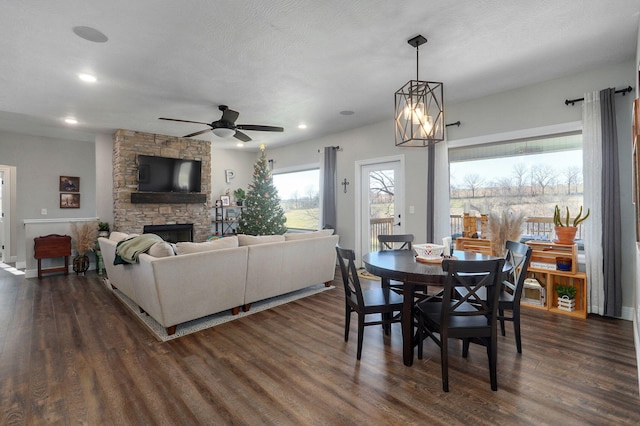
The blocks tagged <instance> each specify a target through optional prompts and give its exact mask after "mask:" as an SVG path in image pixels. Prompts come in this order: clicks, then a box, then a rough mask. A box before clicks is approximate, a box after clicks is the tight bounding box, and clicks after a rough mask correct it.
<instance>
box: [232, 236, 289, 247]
mask: <svg viewBox="0 0 640 426" xmlns="http://www.w3.org/2000/svg"><path fill="white" fill-rule="evenodd" d="M284 240H285V239H284V235H245V234H240V235H238V244H239V245H240V246H252V245H256V244H267V243H279V242H282V241H284Z"/></svg>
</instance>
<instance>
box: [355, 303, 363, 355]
mask: <svg viewBox="0 0 640 426" xmlns="http://www.w3.org/2000/svg"><path fill="white" fill-rule="evenodd" d="M363 339H364V314H358V355H357V357H356V358H357V359H358V360H359V359H360V357H361V356H362V340H363Z"/></svg>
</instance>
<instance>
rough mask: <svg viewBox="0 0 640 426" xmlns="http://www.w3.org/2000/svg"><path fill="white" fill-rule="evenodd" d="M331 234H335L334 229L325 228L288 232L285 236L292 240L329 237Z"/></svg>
mask: <svg viewBox="0 0 640 426" xmlns="http://www.w3.org/2000/svg"><path fill="white" fill-rule="evenodd" d="M329 235H333V229H323V230H322V231H314V232H295V233H286V234H284V237H285V239H286V240H287V241H292V240H306V239H309V238H320V237H328V236H329Z"/></svg>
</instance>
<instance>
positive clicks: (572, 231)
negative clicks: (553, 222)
mask: <svg viewBox="0 0 640 426" xmlns="http://www.w3.org/2000/svg"><path fill="white" fill-rule="evenodd" d="M555 230H556V242H557V243H558V244H573V242H574V241H575V239H576V233H577V232H578V227H576V226H556V228H555Z"/></svg>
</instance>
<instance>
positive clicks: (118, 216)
mask: <svg viewBox="0 0 640 426" xmlns="http://www.w3.org/2000/svg"><path fill="white" fill-rule="evenodd" d="M138 154H144V155H156V156H162V157H173V158H184V159H188V160H199V161H201V162H202V172H201V179H202V182H201V186H202V192H201V193H200V194H186V193H139V192H138V165H137V162H136V159H137V155H138ZM210 200H211V143H210V142H208V141H200V140H195V139H185V138H177V137H172V136H165V135H156V134H153V133H143V132H134V131H130V130H118V131H116V133H115V135H114V143H113V216H114V229H113V230H115V231H120V232H126V233H136V234H142V233H144V227H145V226H148V225H163V226H164V225H179V224H185V225H192V226H193V231H192V237H193V238H192V239H193V241H204V240H206V238H207V237H208V236H209V235H211V217H210V207H209V205H210Z"/></svg>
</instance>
